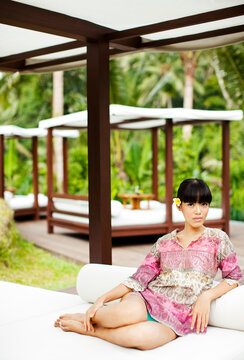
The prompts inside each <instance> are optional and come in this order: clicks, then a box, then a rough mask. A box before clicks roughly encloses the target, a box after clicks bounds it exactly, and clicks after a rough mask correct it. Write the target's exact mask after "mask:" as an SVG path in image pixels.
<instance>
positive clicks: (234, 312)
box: [76, 264, 244, 331]
mask: <svg viewBox="0 0 244 360" xmlns="http://www.w3.org/2000/svg"><path fill="white" fill-rule="evenodd" d="M135 271H136V268H135V267H124V266H115V265H102V264H87V265H85V266H83V267H82V269H81V270H80V272H79V275H78V278H77V284H76V286H77V292H78V294H79V296H80V297H81V298H82V299H83V300H85V301H86V302H90V303H94V302H95V301H96V299H97V298H98V297H99V296H101V295H102V294H104V293H106V292H107V291H109V290H111V289H112V288H114V287H115V286H117V285H119V284H120V283H121V282H123V281H124V280H125V279H127V277H129V276H131V275H132V274H134V273H135ZM216 284H218V283H217V282H214V283H213V286H215V285H216ZM243 304H244V286H238V287H237V288H235V289H233V290H231V291H230V292H228V293H227V294H225V295H223V296H221V297H220V298H218V299H216V300H214V301H213V302H212V303H211V311H210V318H209V325H212V326H217V327H222V328H228V329H234V330H242V331H244V311H243Z"/></svg>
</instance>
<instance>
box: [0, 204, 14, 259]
mask: <svg viewBox="0 0 244 360" xmlns="http://www.w3.org/2000/svg"><path fill="white" fill-rule="evenodd" d="M0 219H1V221H0V264H4V265H8V262H9V259H10V256H11V254H12V247H13V246H14V245H15V243H16V238H17V232H16V229H15V226H14V223H13V211H12V209H10V207H9V206H8V205H7V203H6V202H5V201H4V200H3V199H0Z"/></svg>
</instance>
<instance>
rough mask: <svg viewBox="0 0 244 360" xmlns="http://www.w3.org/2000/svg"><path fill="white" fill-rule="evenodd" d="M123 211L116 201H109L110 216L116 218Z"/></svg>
mask: <svg viewBox="0 0 244 360" xmlns="http://www.w3.org/2000/svg"><path fill="white" fill-rule="evenodd" d="M122 209H123V205H122V204H121V202H120V201H118V200H111V216H113V217H116V216H119V214H120V212H121V210H122Z"/></svg>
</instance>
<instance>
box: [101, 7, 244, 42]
mask: <svg viewBox="0 0 244 360" xmlns="http://www.w3.org/2000/svg"><path fill="white" fill-rule="evenodd" d="M243 14H244V5H237V6H231V7H228V8H224V9H219V10H213V11H208V12H205V13H201V14H195V15H190V16H185V17H183V18H178V19H173V20H168V21H163V22H159V23H156V24H151V25H145V26H140V27H137V28H133V29H128V30H123V31H117V32H112V33H111V34H108V35H106V38H107V39H108V40H109V41H112V40H115V39H128V38H131V37H134V36H139V35H140V36H143V35H147V34H153V33H157V32H161V31H166V30H172V29H179V28H182V27H186V26H193V25H199V24H204V23H207V22H210V21H218V20H223V19H229V18H232V17H236V16H241V15H243Z"/></svg>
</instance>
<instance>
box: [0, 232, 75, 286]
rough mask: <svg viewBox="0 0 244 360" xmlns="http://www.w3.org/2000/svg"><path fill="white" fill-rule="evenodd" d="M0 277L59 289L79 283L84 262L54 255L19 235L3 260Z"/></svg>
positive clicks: (0, 262)
mask: <svg viewBox="0 0 244 360" xmlns="http://www.w3.org/2000/svg"><path fill="white" fill-rule="evenodd" d="M1 260H2V259H1V257H0V280H4V281H10V282H15V283H19V284H25V285H31V286H37V287H41V288H45V289H50V290H60V289H64V288H66V287H70V286H74V285H75V284H76V277H77V275H78V272H79V270H80V268H81V266H82V265H77V264H75V263H72V262H70V261H67V260H65V259H63V258H59V257H55V256H53V255H51V254H49V253H48V252H46V251H44V250H41V249H39V248H37V247H35V246H34V245H33V244H31V243H29V242H27V241H25V240H24V239H23V238H21V237H19V236H18V239H17V241H16V242H15V244H14V246H13V247H12V248H11V251H10V253H9V256H8V259H7V261H1Z"/></svg>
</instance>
